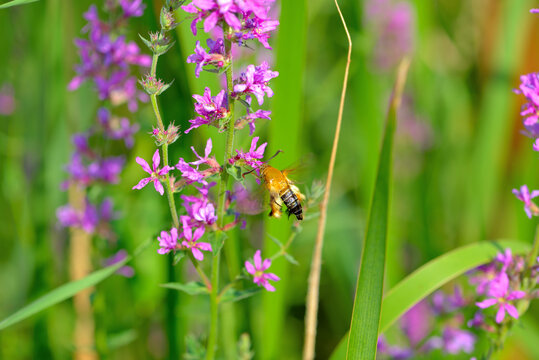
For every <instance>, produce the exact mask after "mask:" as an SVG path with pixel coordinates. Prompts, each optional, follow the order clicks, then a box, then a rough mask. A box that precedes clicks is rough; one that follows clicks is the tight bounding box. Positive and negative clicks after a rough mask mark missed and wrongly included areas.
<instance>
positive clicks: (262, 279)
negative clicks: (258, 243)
mask: <svg viewBox="0 0 539 360" xmlns="http://www.w3.org/2000/svg"><path fill="white" fill-rule="evenodd" d="M253 260H254V262H253V264H254V265H253V264H252V263H250V262H249V261H246V262H245V269H246V270H247V272H248V273H249V274H251V275H253V277H254V279H253V282H254V283H255V284H257V285H258V286H263V287H264V288H265V289H266V290H268V291H275V287H273V285H271V284H270V283H269V280H272V281H279V280H280V279H279V277H278V276H277V275H275V274H272V273H266V272H265V271H266V270H267V269H268V268H269V267H270V266H271V260H270V259H265V260H264V261H262V256H261V255H260V250H257V251H256V252H255V256H254V258H253Z"/></svg>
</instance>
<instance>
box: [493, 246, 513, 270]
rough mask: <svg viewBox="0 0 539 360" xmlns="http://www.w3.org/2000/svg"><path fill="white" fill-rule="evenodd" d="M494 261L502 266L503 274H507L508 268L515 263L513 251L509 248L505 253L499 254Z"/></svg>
mask: <svg viewBox="0 0 539 360" xmlns="http://www.w3.org/2000/svg"><path fill="white" fill-rule="evenodd" d="M494 260H495V261H497V262H499V263H500V264H502V270H501V272H506V270H507V268H508V267H509V266H511V264H512V263H513V254H512V252H511V249H509V248H507V249H505V252H503V253H501V252H500V253H498V254H497V255H496V257H495V258H494Z"/></svg>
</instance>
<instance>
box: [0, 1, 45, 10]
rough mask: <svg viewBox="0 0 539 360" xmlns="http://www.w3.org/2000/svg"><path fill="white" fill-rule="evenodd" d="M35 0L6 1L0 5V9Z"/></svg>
mask: <svg viewBox="0 0 539 360" xmlns="http://www.w3.org/2000/svg"><path fill="white" fill-rule="evenodd" d="M36 1H37V0H12V1H10V2H7V3H5V4H1V5H0V9H6V8H8V7H12V6H17V5H24V4H29V3H33V2H36Z"/></svg>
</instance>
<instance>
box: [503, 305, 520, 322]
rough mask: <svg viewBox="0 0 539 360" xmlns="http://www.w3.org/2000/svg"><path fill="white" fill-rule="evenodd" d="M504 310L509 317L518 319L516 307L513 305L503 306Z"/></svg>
mask: <svg viewBox="0 0 539 360" xmlns="http://www.w3.org/2000/svg"><path fill="white" fill-rule="evenodd" d="M505 310H507V312H508V313H509V315H511V316H512V317H514V318H515V319H518V310H517V308H516V307H514V306H513V305H511V304H505Z"/></svg>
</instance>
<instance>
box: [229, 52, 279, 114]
mask: <svg viewBox="0 0 539 360" xmlns="http://www.w3.org/2000/svg"><path fill="white" fill-rule="evenodd" d="M278 75H279V73H278V72H277V71H271V70H269V65H268V63H267V62H266V61H263V62H262V64H260V66H256V67H255V66H254V65H249V66H247V70H246V71H245V72H244V73H242V74H241V75H240V77H239V78H238V79H237V80H236V81H234V83H235V85H234V94H233V96H234V97H237V96H241V95H247V96H250V94H252V95H254V96H255V97H256V99H257V101H258V104H259V105H262V104H263V103H264V95H267V96H268V97H272V96H273V90H272V89H271V88H270V87H269V86H268V82H269V81H270V80H271V79H273V78H275V77H277V76H278Z"/></svg>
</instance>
